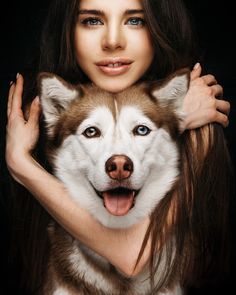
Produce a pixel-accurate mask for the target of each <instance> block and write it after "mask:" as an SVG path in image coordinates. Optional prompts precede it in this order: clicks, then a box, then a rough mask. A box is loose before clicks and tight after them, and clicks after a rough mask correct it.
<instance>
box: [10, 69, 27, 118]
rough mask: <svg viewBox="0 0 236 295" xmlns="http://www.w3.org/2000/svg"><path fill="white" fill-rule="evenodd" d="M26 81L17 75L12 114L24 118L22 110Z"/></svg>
mask: <svg viewBox="0 0 236 295" xmlns="http://www.w3.org/2000/svg"><path fill="white" fill-rule="evenodd" d="M23 84H24V79H23V77H22V75H21V74H17V78H16V84H15V89H14V92H13V95H12V103H11V112H12V113H13V114H17V115H20V116H22V117H23V113H22V110H21V106H22V94H23Z"/></svg>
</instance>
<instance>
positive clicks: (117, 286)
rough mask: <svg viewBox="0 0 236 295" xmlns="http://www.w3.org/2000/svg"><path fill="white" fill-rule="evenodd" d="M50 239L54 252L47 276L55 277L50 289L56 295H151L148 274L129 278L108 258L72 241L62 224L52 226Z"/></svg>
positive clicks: (52, 252)
mask: <svg viewBox="0 0 236 295" xmlns="http://www.w3.org/2000/svg"><path fill="white" fill-rule="evenodd" d="M49 236H50V240H51V252H50V263H49V264H50V269H49V274H48V275H47V277H48V278H52V277H53V278H54V282H53V286H51V287H50V288H51V289H53V290H54V292H56V293H55V294H58V295H59V294H63V295H64V294H65V295H67V294H68V295H74V294H76V295H77V294H78V295H85V294H93V295H95V294H98V295H111V294H112V295H123V294H127V295H145V294H149V293H148V290H149V280H147V275H146V274H144V273H143V274H142V276H139V277H137V278H127V277H125V276H124V275H122V274H121V273H119V272H118V271H117V270H116V269H115V268H114V267H113V266H112V265H111V264H110V263H109V262H108V261H107V260H106V259H104V258H103V257H101V256H99V255H98V254H96V253H95V252H93V251H92V250H91V249H89V248H87V247H86V246H84V245H83V244H81V243H80V242H78V241H77V240H75V239H74V238H72V237H71V236H70V235H69V234H68V233H66V231H64V230H63V229H62V228H60V227H59V226H58V225H55V226H54V225H52V226H50V229H49ZM50 272H51V273H50ZM51 284H52V283H51ZM69 290H71V291H69ZM84 290H86V291H84ZM58 292H59V293H58ZM60 292H62V293H60ZM52 294H53V295H54V293H52Z"/></svg>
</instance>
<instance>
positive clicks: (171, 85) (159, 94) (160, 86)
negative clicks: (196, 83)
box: [151, 68, 190, 113]
mask: <svg viewBox="0 0 236 295" xmlns="http://www.w3.org/2000/svg"><path fill="white" fill-rule="evenodd" d="M189 81H190V70H189V69H185V68H184V69H181V70H178V71H176V72H175V73H174V74H172V75H170V76H169V77H168V78H167V79H165V80H164V81H162V82H161V83H157V84H156V85H154V87H153V88H152V90H151V95H152V96H153V97H154V98H155V99H156V100H157V101H158V102H159V103H160V104H161V105H164V106H167V105H171V106H172V107H173V108H174V110H175V111H176V112H177V113H181V109H182V105H183V99H184V97H185V95H186V93H187V91H188V88H189Z"/></svg>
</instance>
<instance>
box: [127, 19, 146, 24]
mask: <svg viewBox="0 0 236 295" xmlns="http://www.w3.org/2000/svg"><path fill="white" fill-rule="evenodd" d="M127 24H128V25H131V26H144V24H145V20H144V19H143V18H141V17H132V18H130V19H129V20H128V21H127Z"/></svg>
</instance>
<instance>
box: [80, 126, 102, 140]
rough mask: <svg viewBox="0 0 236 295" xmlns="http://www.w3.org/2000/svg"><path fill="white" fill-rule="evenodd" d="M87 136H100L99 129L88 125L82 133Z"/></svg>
mask: <svg viewBox="0 0 236 295" xmlns="http://www.w3.org/2000/svg"><path fill="white" fill-rule="evenodd" d="M82 134H83V135H84V136H85V137H87V138H94V137H100V136H101V131H100V130H99V129H98V128H97V127H88V128H87V129H85V130H84V132H83V133H82Z"/></svg>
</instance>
